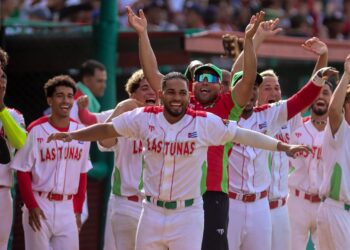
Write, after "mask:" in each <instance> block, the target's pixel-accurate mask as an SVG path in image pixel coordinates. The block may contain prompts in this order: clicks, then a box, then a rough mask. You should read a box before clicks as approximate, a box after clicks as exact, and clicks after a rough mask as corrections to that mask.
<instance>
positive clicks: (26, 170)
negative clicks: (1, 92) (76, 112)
mask: <svg viewBox="0 0 350 250" xmlns="http://www.w3.org/2000/svg"><path fill="white" fill-rule="evenodd" d="M44 90H45V95H46V97H47V102H48V104H49V106H50V107H51V109H52V114H51V115H50V116H44V117H41V118H39V119H38V120H36V121H34V122H32V123H31V124H30V125H29V127H28V131H29V132H28V138H27V142H26V144H25V146H24V147H23V148H22V149H21V150H19V151H18V152H17V154H16V156H15V158H14V160H13V162H12V163H11V168H13V169H15V170H17V177H18V185H19V190H20V193H21V197H22V199H23V201H24V204H25V206H24V207H23V216H22V218H23V219H22V222H23V229H24V238H25V247H26V249H28V250H37V249H49V248H50V247H51V248H52V249H53V250H56V249H72V250H78V249H79V236H78V231H79V230H80V227H81V217H80V216H81V212H82V206H83V202H84V198H85V192H86V182H87V171H88V170H89V169H91V168H92V166H91V163H90V161H89V147H90V143H86V142H82V141H75V142H72V143H69V144H67V143H62V142H58V141H56V142H50V143H48V142H46V140H47V137H48V136H49V134H51V133H54V132H57V131H73V130H76V129H79V128H82V127H83V125H81V124H78V123H77V122H75V121H73V120H71V119H70V110H71V108H72V105H73V102H74V93H75V91H76V87H75V82H74V80H73V79H72V78H70V77H69V76H56V77H54V78H52V79H50V80H49V81H48V82H47V83H46V84H45V86H44Z"/></svg>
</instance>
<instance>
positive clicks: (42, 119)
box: [27, 116, 49, 132]
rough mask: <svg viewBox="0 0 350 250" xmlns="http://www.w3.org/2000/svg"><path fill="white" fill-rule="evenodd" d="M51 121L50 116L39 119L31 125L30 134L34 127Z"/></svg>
mask: <svg viewBox="0 0 350 250" xmlns="http://www.w3.org/2000/svg"><path fill="white" fill-rule="evenodd" d="M48 121H49V117H48V116H42V117H40V118H39V119H37V120H35V121H33V122H32V123H31V124H29V126H28V128H27V131H28V132H30V131H31V130H32V129H33V128H34V127H36V126H38V125H40V124H43V123H45V122H48Z"/></svg>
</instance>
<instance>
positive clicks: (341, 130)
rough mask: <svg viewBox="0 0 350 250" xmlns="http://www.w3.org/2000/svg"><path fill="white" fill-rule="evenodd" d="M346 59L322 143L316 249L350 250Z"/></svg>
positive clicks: (349, 66) (349, 70)
mask: <svg viewBox="0 0 350 250" xmlns="http://www.w3.org/2000/svg"><path fill="white" fill-rule="evenodd" d="M349 82H350V55H348V56H347V58H346V60H345V63H344V73H343V76H342V78H341V80H340V82H339V84H338V86H337V88H336V90H335V91H334V94H333V97H332V100H331V102H330V105H329V121H328V123H327V125H326V129H325V132H324V140H323V150H322V157H323V158H322V159H323V164H322V165H323V180H322V184H321V187H320V194H321V196H322V197H324V202H322V203H321V205H320V207H319V210H318V215H317V230H318V234H319V249H321V250H324V249H327V250H331V249H332V250H333V249H335V250H340V249H349V248H350V239H349V234H350V217H349V210H350V209H349V208H350V192H349V184H348V182H349V180H350V171H349V166H350V164H349V162H350V161H349V160H350V158H349V156H350V148H349V134H350V126H349V124H350V87H349Z"/></svg>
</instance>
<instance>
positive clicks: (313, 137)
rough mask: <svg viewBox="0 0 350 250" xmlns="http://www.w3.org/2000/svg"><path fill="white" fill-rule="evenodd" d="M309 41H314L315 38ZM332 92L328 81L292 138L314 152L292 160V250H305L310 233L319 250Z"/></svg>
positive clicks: (292, 141) (289, 202) (289, 204)
mask: <svg viewBox="0 0 350 250" xmlns="http://www.w3.org/2000/svg"><path fill="white" fill-rule="evenodd" d="M310 40H311V41H312V40H314V41H315V38H312V39H310ZM317 44H318V46H319V47H320V48H322V47H323V48H325V49H326V46H325V45H322V42H320V41H319V42H317V41H316V43H315V45H316V46H317ZM319 59H320V60H318V61H322V58H321V57H320V58H319ZM325 63H327V60H325ZM332 92H333V86H332V84H331V83H330V82H328V81H326V84H325V85H324V86H323V88H322V90H321V92H320V94H319V96H318V97H317V98H316V100H315V101H314V102H313V104H312V105H311V117H308V118H306V119H304V121H303V122H302V124H301V125H300V126H299V127H298V128H297V129H294V130H293V131H292V133H291V136H290V142H291V143H296V142H297V143H300V144H303V145H309V146H310V147H311V148H312V149H313V152H312V154H302V155H298V156H297V157H296V158H295V159H290V165H291V167H292V170H293V171H292V172H291V174H290V176H289V179H288V186H289V196H288V201H287V204H288V210H289V217H290V230H291V249H303V248H306V246H307V243H308V240H309V232H310V233H311V236H312V241H313V243H314V245H315V246H316V248H317V247H318V246H319V244H318V234H317V227H316V213H315V211H317V209H318V207H319V204H320V201H321V199H320V196H319V187H320V184H321V181H322V167H321V162H322V158H321V156H322V155H321V153H322V151H323V149H322V147H323V145H322V144H323V137H324V129H325V126H326V123H327V117H328V112H327V111H328V104H329V102H330V99H331V96H332ZM283 177H284V176H283Z"/></svg>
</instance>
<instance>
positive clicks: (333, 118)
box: [328, 54, 350, 135]
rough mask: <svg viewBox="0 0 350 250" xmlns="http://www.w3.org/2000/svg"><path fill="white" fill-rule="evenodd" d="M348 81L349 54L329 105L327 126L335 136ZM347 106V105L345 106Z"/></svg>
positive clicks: (349, 77)
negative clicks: (328, 125)
mask: <svg viewBox="0 0 350 250" xmlns="http://www.w3.org/2000/svg"><path fill="white" fill-rule="evenodd" d="M349 81H350V54H349V55H348V56H347V57H346V59H345V63H344V73H343V76H342V78H341V79H340V82H339V84H338V86H337V88H336V89H335V91H334V93H333V96H332V99H331V103H330V105H329V115H328V117H329V124H330V126H331V130H332V134H333V135H335V134H336V133H337V131H338V129H339V127H340V124H341V122H342V120H343V112H342V111H343V106H344V101H345V96H346V90H347V87H348V86H349ZM347 105H349V104H347Z"/></svg>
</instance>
